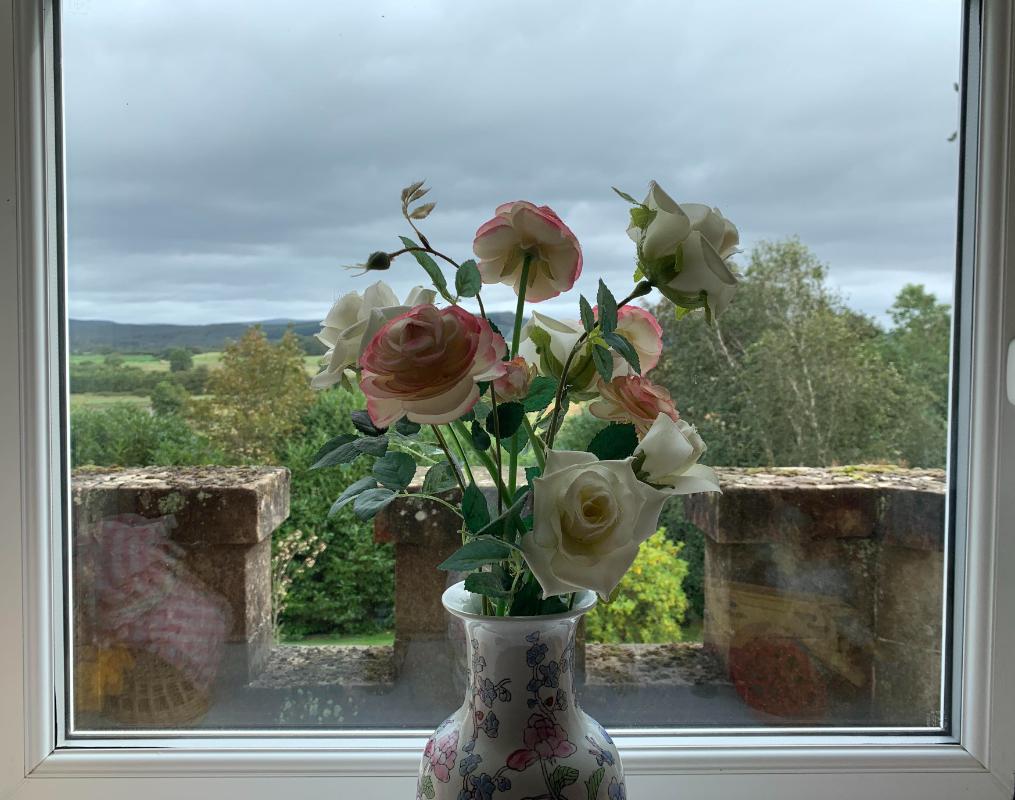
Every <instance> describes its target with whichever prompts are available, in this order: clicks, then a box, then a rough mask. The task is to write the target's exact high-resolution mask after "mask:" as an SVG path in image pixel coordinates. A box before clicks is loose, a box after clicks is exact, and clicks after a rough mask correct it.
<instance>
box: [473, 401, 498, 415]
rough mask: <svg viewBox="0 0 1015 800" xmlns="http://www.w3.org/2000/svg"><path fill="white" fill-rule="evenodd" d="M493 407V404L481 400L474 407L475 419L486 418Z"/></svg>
mask: <svg viewBox="0 0 1015 800" xmlns="http://www.w3.org/2000/svg"><path fill="white" fill-rule="evenodd" d="M492 407H493V406H491V405H488V404H487V403H484V402H483V401H482V400H480V401H479V402H478V403H476V405H474V406H473V407H472V412H473V419H486V417H487V415H488V414H489V413H490V409H491V408H492Z"/></svg>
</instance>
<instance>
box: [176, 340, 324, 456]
mask: <svg viewBox="0 0 1015 800" xmlns="http://www.w3.org/2000/svg"><path fill="white" fill-rule="evenodd" d="M208 389H209V391H210V392H211V393H212V394H213V395H214V402H212V401H209V400H195V402H194V404H193V411H192V418H193V420H194V424H195V426H196V427H197V429H198V430H200V431H201V432H203V433H204V434H205V435H206V436H207V437H208V438H209V439H211V441H213V442H214V443H215V444H216V445H218V446H219V447H221V448H222V449H223V450H224V451H226V452H228V453H233V454H235V456H236V457H237V459H238V460H241V461H247V462H260V463H278V462H277V461H276V452H277V450H278V449H279V448H280V447H281V446H282V445H283V443H284V442H285V441H286V440H287V439H288V438H289V437H291V436H292V435H293V434H295V433H296V432H297V431H299V430H301V429H302V423H301V421H302V418H303V415H304V414H306V412H307V411H308V410H309V409H310V407H311V406H312V405H313V402H314V394H313V391H312V390H311V388H310V386H309V383H308V381H307V376H306V373H305V372H304V370H303V352H302V351H301V350H300V347H299V343H298V342H297V341H296V337H295V336H294V335H293V334H291V333H287V334H286V335H285V336H283V337H282V340H281V341H280V342H279V343H278V344H272V343H270V342H269V341H268V339H267V337H266V336H265V335H264V332H263V331H261V329H260V328H257V327H253V328H250V329H249V330H248V331H247V332H246V333H245V334H244V335H243V338H241V339H240V340H239V341H238V342H235V343H234V344H230V345H229V346H227V347H226V349H225V352H224V354H223V357H222V366H221V367H220V368H219V369H217V370H216V371H215V372H214V373H213V374H212V376H211V378H210V379H209V381H208Z"/></svg>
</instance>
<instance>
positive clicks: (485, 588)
mask: <svg viewBox="0 0 1015 800" xmlns="http://www.w3.org/2000/svg"><path fill="white" fill-rule="evenodd" d="M506 574H507V573H506V572H505V571H504V568H503V567H500V566H495V567H494V568H493V571H491V572H473V573H472V574H471V575H469V576H468V577H467V578H466V579H465V589H466V591H469V592H473V593H474V594H485V595H486V596H487V597H497V598H503V597H507V596H508V595H509V594H510V591H509V588H510V587H506V586H505V585H504V583H505V581H504V577H505V576H506Z"/></svg>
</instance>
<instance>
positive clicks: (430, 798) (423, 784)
mask: <svg viewBox="0 0 1015 800" xmlns="http://www.w3.org/2000/svg"><path fill="white" fill-rule="evenodd" d="M600 780H601V779H600ZM419 791H420V794H422V795H423V797H425V798H426V800H434V797H436V796H437V795H436V793H435V792H434V788H433V778H432V777H431V776H430V775H424V776H423V777H422V778H421V779H420V782H419Z"/></svg>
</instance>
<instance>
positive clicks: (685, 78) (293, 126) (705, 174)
mask: <svg viewBox="0 0 1015 800" xmlns="http://www.w3.org/2000/svg"><path fill="white" fill-rule="evenodd" d="M65 6H66V10H65V19H64V91H65V102H66V125H67V131H66V145H67V194H68V235H69V282H70V313H71V316H73V317H77V318H86V319H109V320H116V321H121V322H149V321H150V322H171V323H195V322H220V321H236V320H258V319H270V318H281V317H288V318H295V319H313V318H321V317H322V316H323V314H324V313H325V312H326V310H327V308H328V306H329V305H330V303H331V301H332V300H333V298H334V297H336V296H337V295H338V294H340V293H342V292H344V291H348V290H349V289H353V288H358V289H362V288H363V287H364V286H366V285H367V284H368V283H370V282H372V280H373V277H372V276H364V277H359V278H356V277H353V276H352V274H351V273H350V272H348V271H345V270H343V269H342V268H341V265H344V264H352V263H356V262H358V261H362V260H363V259H364V258H365V256H366V255H367V254H368V253H369V252H371V251H373V250H377V249H395V248H396V247H397V246H398V241H397V238H396V237H397V235H398V234H400V233H406V232H407V231H406V230H405V227H404V223H403V222H402V221H401V220H400V218H399V196H398V195H399V190H400V189H401V187H402V186H404V185H406V184H407V183H410V182H412V181H413V180H417V179H420V178H426V179H427V180H428V182H429V185H431V186H432V187H433V188H432V191H431V198H430V199H434V200H436V201H437V210H436V211H435V212H434V214H433V215H432V216H431V218H430V219H429V220H427V222H426V227H425V230H426V231H427V233H428V236H429V237H430V239H431V241H432V242H433V243H434V244H435V246H437V247H438V248H439V249H442V250H444V251H445V252H449V253H452V254H455V255H457V256H458V257H459V258H466V257H468V256H469V255H470V254H471V241H472V235H473V233H474V232H475V230H476V228H477V227H478V226H479V225H480V224H481V223H483V222H484V221H485V220H486V219H487V218H488V217H489V216H490V215H491V212H492V210H493V208H494V207H495V206H496V205H497V204H499V203H500V202H503V201H505V200H515V199H527V200H532V201H534V202H537V203H540V204H548V205H550V206H552V207H553V208H554V209H555V210H556V211H557V212H558V213H559V214H560V215H561V216H562V217H563V218H564V220H565V221H566V222H567V223H568V224H569V225H570V226H571V228H572V229H573V230H574V231H575V233H576V234H577V236H578V238H579V240H580V241H581V243H582V246H583V248H584V253H585V270H584V274H583V276H582V279H581V281H580V283H579V288H580V289H582V290H583V291H584V292H586V293H587V294H589V295H590V296H591V295H592V294H594V291H595V283H596V281H597V279H598V278H599V277H605V278H606V280H607V282H608V283H609V284H610V285H611V287H612V288H613V289H614V291H615V292H616V293H617V294H618V295H620V294H624V293H626V291H627V290H628V289H629V288H630V281H631V277H630V276H631V267H632V259H633V247H632V245H631V243H630V242H629V241H628V240H627V238H626V236H625V233H624V228H625V225H626V206H625V204H624V203H623V202H622V201H621V200H619V198H617V197H616V196H615V195H614V194H613V193H612V192H611V191H610V188H609V187H610V186H611V185H616V186H619V187H621V188H624V189H626V190H627V191H629V192H631V193H632V194H635V195H637V196H641V195H642V193H643V192H644V188H645V186H646V184H647V182H648V181H649V180H650V179H655V180H658V181H659V182H660V183H661V184H662V185H663V186H664V187H665V188H666V189H667V190H668V191H669V192H670V193H671V194H672V195H673V196H674V197H675V198H676V199H677V200H678V201H696V202H705V203H709V204H712V205H716V206H718V207H719V208H720V209H721V210H722V211H723V212H724V213H725V214H726V215H727V216H728V217H730V218H731V219H732V220H733V221H734V222H735V223H736V224H737V226H738V227H739V228H740V231H741V237H742V242H743V243H744V246H745V248H746V249H749V248H750V247H751V245H752V244H753V243H755V242H757V241H759V240H761V239H773V238H779V237H783V236H787V235H791V234H796V235H799V236H800V237H801V239H802V240H803V241H804V242H805V243H806V244H807V245H809V246H810V247H811V248H812V249H813V250H814V251H815V252H816V253H817V255H818V256H819V257H820V258H821V259H822V260H823V261H824V262H825V263H827V264H828V265H829V267H830V270H831V279H832V281H833V283H834V284H835V285H836V286H838V287H839V289H840V290H841V291H842V293H843V294H844V295H845V296H846V298H847V300H848V301H849V303H850V304H851V305H853V306H854V307H856V308H859V309H861V310H863V311H866V312H868V313H870V314H872V315H882V314H883V313H884V310H885V309H886V308H887V307H888V306H889V305H890V304H891V302H892V298H893V296H894V295H895V293H896V292H897V291H898V289H899V288H900V287H901V286H902V285H904V284H905V283H910V282H917V283H923V284H925V285H926V286H927V287H928V288H930V289H931V290H932V291H934V292H935V293H936V294H937V295H938V296H939V297H941V298H942V299H945V300H950V296H951V283H952V272H953V269H954V238H955V209H956V199H955V198H956V182H957V158H958V147H957V145H956V144H955V143H949V142H948V141H947V139H948V136H949V134H951V133H952V131H953V130H955V128H956V125H957V116H958V95H957V94H956V93H955V92H954V90H953V88H952V84H953V82H954V81H956V80H958V78H959V74H960V69H959V58H960V27H961V24H960V23H961V20H960V2H959V0H891V2H885V1H884V0H851V1H850V2H848V3H842V2H835V1H834V0H766V2H764V3H747V2H743V1H742V0H722V1H719V0H654V1H652V2H649V1H642V0H625V1H624V2H617V0H610V1H609V2H607V1H605V0H604V1H603V2H590V0H554V2H546V0H542V1H541V2H540V1H538V0H512V1H511V2H501V3H493V2H486V1H485V0H483V1H479V0H471V1H467V0H380V1H378V0H370V1H369V2H351V1H349V2H346V1H343V2H325V0H304V1H303V2H301V3H299V4H291V3H282V2H267V0H242V1H241V0H216V2H214V3H212V2H207V1H206V0H68V2H67V3H66V4H65ZM423 278H425V276H424V275H423V273H422V271H421V270H420V269H419V268H418V267H417V266H416V265H415V263H414V262H412V261H411V260H400V261H399V262H396V267H395V268H394V269H393V270H392V271H391V272H390V273H389V275H388V276H386V279H388V280H389V281H390V282H391V283H392V284H393V285H394V286H395V287H396V290H397V291H398V293H399V294H402V293H403V292H404V291H406V290H407V289H408V288H409V287H411V286H412V285H413V284H415V283H418V282H421V280H422V279H423ZM484 296H486V297H487V298H488V299H487V303H488V307H491V308H494V309H508V308H510V307H512V305H513V294H512V293H511V291H510V289H507V288H505V287H488V288H487V289H486V290H484ZM574 305H576V297H575V298H573V299H568V300H566V301H550V302H549V303H547V304H546V310H548V311H550V312H551V313H560V314H562V315H569V316H576V315H577V314H576V312H575V311H574V308H573V306H574Z"/></svg>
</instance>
